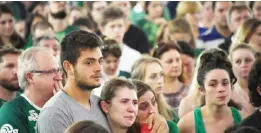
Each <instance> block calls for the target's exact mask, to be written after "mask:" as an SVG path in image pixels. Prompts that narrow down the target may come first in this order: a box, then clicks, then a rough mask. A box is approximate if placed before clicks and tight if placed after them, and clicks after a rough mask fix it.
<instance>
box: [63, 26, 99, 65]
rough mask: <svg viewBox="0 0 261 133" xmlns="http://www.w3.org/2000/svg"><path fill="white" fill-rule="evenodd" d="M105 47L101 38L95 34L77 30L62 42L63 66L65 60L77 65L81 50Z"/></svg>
mask: <svg viewBox="0 0 261 133" xmlns="http://www.w3.org/2000/svg"><path fill="white" fill-rule="evenodd" d="M102 45H103V42H102V40H101V38H100V37H99V36H97V35H96V34H94V33H91V32H88V31H83V30H77V31H73V32H71V33H69V34H68V35H66V36H65V37H64V38H63V40H62V42H61V64H63V62H64V61H65V60H67V61H68V62H70V63H71V64H73V65H75V64H76V62H77V59H78V57H79V56H80V52H81V50H84V49H95V48H97V47H100V46H102Z"/></svg>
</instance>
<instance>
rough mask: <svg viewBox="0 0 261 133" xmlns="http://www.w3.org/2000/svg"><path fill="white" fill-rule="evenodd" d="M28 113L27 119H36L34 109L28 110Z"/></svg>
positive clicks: (36, 115)
mask: <svg viewBox="0 0 261 133" xmlns="http://www.w3.org/2000/svg"><path fill="white" fill-rule="evenodd" d="M29 113H30V116H28V120H29V121H37V119H38V114H37V113H36V112H35V110H30V111H29Z"/></svg>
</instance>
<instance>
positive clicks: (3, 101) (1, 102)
mask: <svg viewBox="0 0 261 133" xmlns="http://www.w3.org/2000/svg"><path fill="white" fill-rule="evenodd" d="M4 103H5V100H4V99H1V98H0V108H1V107H2V106H3V104H4ZM0 133H1V132H0Z"/></svg>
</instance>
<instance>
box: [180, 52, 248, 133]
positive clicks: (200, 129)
mask: <svg viewBox="0 0 261 133" xmlns="http://www.w3.org/2000/svg"><path fill="white" fill-rule="evenodd" d="M223 54H225V53H224V52H223ZM200 60H201V61H200V67H199V69H198V75H197V81H198V84H199V86H200V87H199V90H200V93H201V94H202V95H203V96H204V100H205V105H203V106H202V107H200V108H196V109H195V110H194V111H192V112H190V113H188V114H186V115H185V116H183V117H182V118H181V120H180V121H179V123H178V127H179V130H180V132H181V133H210V132H211V133H222V132H224V130H225V129H226V128H228V127H229V126H232V125H235V124H238V123H239V122H240V121H241V119H242V118H245V114H244V113H243V112H239V111H238V110H237V109H235V108H233V107H228V105H227V104H228V102H229V100H230V97H231V94H232V87H233V85H234V83H236V77H235V76H234V74H233V70H232V65H231V63H230V62H229V60H228V59H226V58H223V56H222V55H220V56H217V55H215V56H213V55H212V54H205V55H202V56H201V57H200Z"/></svg>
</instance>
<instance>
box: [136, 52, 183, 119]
mask: <svg viewBox="0 0 261 133" xmlns="http://www.w3.org/2000/svg"><path fill="white" fill-rule="evenodd" d="M131 78H132V79H137V80H141V81H143V82H145V83H146V84H148V85H149V86H150V87H151V88H152V89H153V91H154V92H155V94H156V97H157V98H156V102H157V105H158V113H159V114H161V115H162V116H164V117H165V119H166V120H171V121H173V122H175V123H178V120H179V118H178V116H177V114H176V113H175V112H174V110H173V109H172V108H171V107H170V106H169V105H168V103H167V101H166V100H165V98H164V95H163V87H164V73H163V69H162V65H161V63H160V60H158V59H156V58H153V57H150V56H143V57H141V58H140V59H139V60H137V61H136V62H135V64H134V65H133V67H132V71H131Z"/></svg>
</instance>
